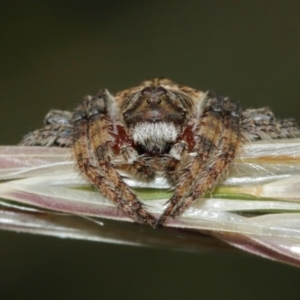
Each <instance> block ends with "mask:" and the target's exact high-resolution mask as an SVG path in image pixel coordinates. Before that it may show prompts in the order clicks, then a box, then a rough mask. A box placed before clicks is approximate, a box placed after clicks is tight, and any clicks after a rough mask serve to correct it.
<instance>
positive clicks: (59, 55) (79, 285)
mask: <svg viewBox="0 0 300 300" xmlns="http://www.w3.org/2000/svg"><path fill="white" fill-rule="evenodd" d="M299 14H300V2H299V1H256V0H255V1H248V0H246V1H233V0H232V1H208V0H207V1H204V0H202V1H185V2H184V1H170V0H164V1H158V0H152V1H134V0H133V1H120V0H119V1H116V0H115V1H76V2H75V1H1V3H0V37H1V47H0V69H1V73H0V76H1V80H0V91H1V98H0V114H1V118H0V142H1V144H16V143H17V142H18V141H20V139H21V137H22V135H24V134H26V133H27V132H28V131H29V130H31V129H34V128H37V127H39V126H41V124H42V120H43V117H44V115H45V114H46V113H47V111H48V110H49V109H52V108H57V109H71V108H73V107H74V106H75V104H76V102H77V101H78V100H79V99H80V98H81V97H82V96H83V95H86V94H93V93H95V92H97V91H98V90H99V89H100V88H104V87H106V88H108V89H109V90H110V91H111V92H117V91H119V90H121V89H124V88H127V87H130V86H134V85H136V84H138V83H140V82H141V81H142V80H144V79H147V78H149V77H153V76H166V77H170V78H172V79H173V80H174V81H176V82H179V83H182V84H186V85H189V86H192V87H196V88H199V89H204V90H206V89H213V90H215V91H218V92H219V93H221V94H223V95H229V96H230V97H231V98H233V99H235V100H239V101H241V103H242V105H243V106H244V107H259V106H270V107H272V109H273V110H274V112H275V113H276V114H277V115H278V116H280V117H286V116H290V117H295V118H296V119H298V121H300V118H299V104H298V101H299V100H298V95H299V90H300V88H299V78H300V59H299V53H300V39H299V37H300V17H299ZM0 240H1V247H0V294H1V298H2V299H85V298H87V299H135V298H140V299H174V300H175V299H182V298H184V299H254V298H255V299H299V297H300V290H299V278H300V271H299V270H298V269H296V268H293V267H290V266H285V265H282V264H280V263H276V262H271V261H267V260H264V259H262V258H258V257H254V256H251V255H247V254H243V253H241V252H239V251H236V252H233V253H227V252H226V253H218V252H209V253H203V254H191V253H182V252H173V251H167V250H157V249H143V248H134V247H126V246H117V245H109V244H101V243H92V242H81V241H73V240H60V239H56V238H50V237H42V236H32V235H26V234H16V233H10V232H3V231H2V232H0Z"/></svg>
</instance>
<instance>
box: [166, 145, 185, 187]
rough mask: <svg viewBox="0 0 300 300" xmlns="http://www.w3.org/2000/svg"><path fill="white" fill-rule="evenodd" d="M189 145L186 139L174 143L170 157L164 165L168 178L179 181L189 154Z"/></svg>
mask: <svg viewBox="0 0 300 300" xmlns="http://www.w3.org/2000/svg"><path fill="white" fill-rule="evenodd" d="M187 150H188V146H187V142H186V141H180V142H178V143H176V144H174V145H173V147H172V148H171V150H170V153H169V157H168V158H167V161H166V163H165V165H164V170H165V174H166V177H167V178H170V179H171V180H172V182H177V181H178V180H179V177H180V173H181V169H182V165H183V164H184V161H185V159H186V158H187V154H188V151H187Z"/></svg>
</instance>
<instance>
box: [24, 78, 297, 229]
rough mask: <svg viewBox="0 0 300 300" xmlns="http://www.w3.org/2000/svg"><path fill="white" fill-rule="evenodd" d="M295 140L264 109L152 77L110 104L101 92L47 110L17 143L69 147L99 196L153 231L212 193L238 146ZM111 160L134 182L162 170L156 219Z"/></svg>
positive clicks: (286, 123)
mask: <svg viewBox="0 0 300 300" xmlns="http://www.w3.org/2000/svg"><path fill="white" fill-rule="evenodd" d="M299 136H300V129H299V127H298V125H297V124H296V123H295V121H294V120H292V119H284V120H280V121H277V120H276V119H275V118H274V115H273V113H272V112H271V111H270V110H269V109H268V108H261V109H247V110H244V111H242V110H241V109H240V108H239V106H238V105H237V104H236V103H234V102H232V101H231V100H230V99H228V98H223V97H221V96H219V95H217V94H215V93H214V92H206V93H203V92H201V91H197V90H195V89H192V88H189V87H186V86H180V85H177V84H175V83H173V82H172V81H170V80H168V79H161V78H155V79H152V80H148V81H145V82H143V83H142V84H141V85H140V86H137V87H134V88H131V89H128V90H125V91H122V92H119V93H118V94H116V96H115V97H113V96H112V95H111V94H110V93H109V92H108V91H107V90H101V91H100V92H99V93H98V94H97V95H95V96H93V97H92V96H86V97H85V98H83V100H82V101H81V102H80V103H79V105H78V106H77V107H76V109H75V110H74V112H67V111H51V112H50V113H49V114H48V115H47V116H46V118H45V127H44V128H42V129H40V130H36V131H34V132H32V133H29V134H28V135H27V136H25V137H24V139H23V141H22V142H21V144H22V145H28V146H30V145H41V146H51V145H57V146H67V147H73V149H74V154H75V155H74V156H75V158H76V161H77V165H78V167H79V169H80V170H81V171H82V172H83V173H84V174H85V176H86V177H87V178H88V180H89V181H90V182H91V183H92V184H93V185H94V186H96V187H97V188H98V189H99V191H100V192H101V193H102V194H103V195H104V196H105V197H107V198H108V199H110V200H111V201H113V202H114V203H116V205H117V206H118V207H120V208H121V209H122V210H123V211H124V212H125V213H127V214H128V215H129V216H131V217H132V218H133V219H134V220H136V221H137V222H140V223H149V224H150V225H152V226H153V227H156V226H157V225H162V224H164V223H165V222H166V220H167V218H168V217H175V216H177V215H180V214H181V213H182V212H183V211H184V210H185V209H187V208H188V207H189V206H190V205H191V204H192V203H193V202H194V201H195V200H197V199H199V198H200V197H201V196H203V195H204V194H205V193H207V192H208V191H209V190H211V189H212V188H213V186H214V184H215V183H216V181H217V179H218V177H219V176H220V175H221V174H222V173H224V171H226V170H227V169H228V167H229V166H230V165H231V163H232V162H233V160H234V159H235V157H236V155H237V153H238V150H239V149H240V147H241V146H242V144H243V143H244V142H245V141H252V140H258V139H272V138H292V137H299ZM190 152H193V155H188V154H189V153H190ZM116 156H122V157H123V159H125V160H126V161H127V163H128V164H129V165H130V166H131V167H132V169H133V170H135V173H136V174H137V175H138V176H139V178H140V177H141V176H142V177H144V178H146V179H147V180H152V179H153V178H154V176H155V173H156V171H158V170H162V171H163V172H164V173H165V175H166V177H167V178H169V180H170V181H172V182H173V183H174V194H173V196H172V197H171V198H170V200H169V202H168V205H167V207H166V209H165V211H164V213H163V214H162V215H161V216H160V217H159V218H156V217H154V216H153V215H151V214H150V213H149V212H148V211H147V210H146V209H145V208H144V207H143V205H142V203H141V202H140V201H139V199H138V198H137V196H136V195H135V194H134V193H133V192H132V190H131V189H130V188H129V187H128V186H127V185H126V184H125V182H124V181H123V179H122V177H121V176H120V174H119V173H118V171H117V169H116V168H115V166H114V164H113V160H114V158H115V157H116ZM160 158H161V160H159V159H160ZM158 160H159V161H160V162H161V163H159V164H158V163H157V161H158Z"/></svg>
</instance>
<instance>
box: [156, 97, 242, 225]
mask: <svg viewBox="0 0 300 300" xmlns="http://www.w3.org/2000/svg"><path fill="white" fill-rule="evenodd" d="M240 114H241V112H240V109H239V107H238V106H237V105H236V104H235V103H233V102H231V101H230V100H229V99H224V98H222V97H220V96H218V95H216V94H214V93H212V92H210V93H208V94H207V97H206V99H205V102H204V105H203V109H202V113H201V115H200V117H199V119H198V120H197V121H196V124H195V127H194V129H193V131H194V143H195V146H194V149H193V151H192V152H195V157H193V159H192V160H191V161H190V162H189V163H188V165H185V166H182V169H181V170H179V171H178V172H180V177H179V180H178V183H177V185H176V188H175V192H174V195H173V196H172V198H171V199H170V200H169V203H168V206H167V208H166V210H165V211H164V213H163V214H162V216H161V217H160V219H159V221H158V224H159V225H162V224H164V223H165V221H166V220H167V218H168V217H170V216H171V217H175V216H176V215H179V214H181V213H183V211H184V210H186V209H187V208H188V207H189V206H190V205H191V204H192V203H193V202H194V201H195V200H197V199H198V198H200V197H201V196H203V195H204V194H205V193H206V192H208V191H209V190H210V189H211V188H212V187H213V186H214V184H215V182H216V180H217V178H218V177H219V176H220V175H221V174H222V173H223V172H224V171H225V170H227V169H228V167H229V166H230V164H231V162H232V161H233V159H234V158H235V156H236V153H237V151H238V149H239V147H240V145H241V144H242V142H243V140H242V132H241V121H240Z"/></svg>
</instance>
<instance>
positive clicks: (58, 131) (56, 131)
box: [19, 110, 73, 147]
mask: <svg viewBox="0 0 300 300" xmlns="http://www.w3.org/2000/svg"><path fill="white" fill-rule="evenodd" d="M71 119H72V113H71V112H69V111H62V110H51V111H50V112H49V113H48V114H47V115H46V116H45V119H44V125H45V126H44V127H43V128H40V129H37V130H35V131H32V132H30V133H28V134H27V135H25V136H24V137H23V139H22V141H21V142H20V144H19V145H20V146H65V147H70V146H71V145H72V132H73V125H72V123H71Z"/></svg>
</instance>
